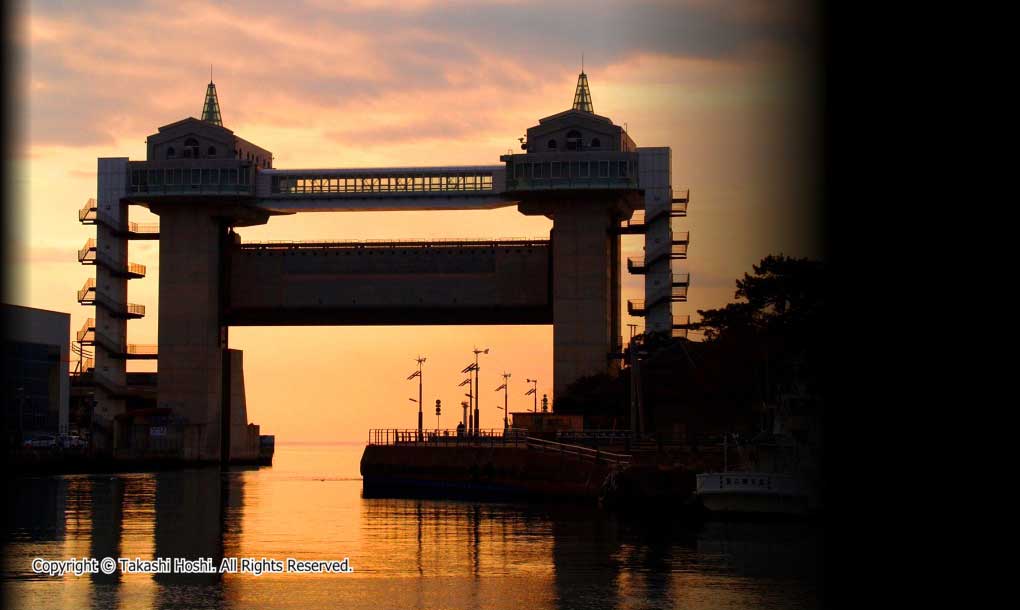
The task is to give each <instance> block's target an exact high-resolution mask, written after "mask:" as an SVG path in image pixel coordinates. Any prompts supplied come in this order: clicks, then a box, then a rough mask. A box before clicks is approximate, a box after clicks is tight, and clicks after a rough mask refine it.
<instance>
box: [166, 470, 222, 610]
mask: <svg viewBox="0 0 1020 610" xmlns="http://www.w3.org/2000/svg"><path fill="white" fill-rule="evenodd" d="M223 485H224V483H223V482H222V481H221V474H220V471H219V470H218V469H201V470H187V471H175V472H161V473H159V474H158V475H156V528H155V529H156V544H155V547H156V548H155V556H156V557H170V558H174V557H181V558H186V559H192V560H193V559H199V558H204V557H211V558H212V560H213V568H219V565H220V559H222V558H223V544H224V532H223V530H224V516H225V513H226V511H225V506H224V504H225V502H226V499H225V498H224V494H225V490H224V488H223ZM153 578H154V579H155V580H156V582H158V583H161V584H209V583H214V582H217V581H219V580H220V578H221V576H220V575H219V574H178V573H171V574H156V575H155V576H153ZM176 603H177V600H174V599H172V598H171V599H159V600H158V601H157V606H159V607H163V606H164V605H165V606H166V607H170V606H174V605H176Z"/></svg>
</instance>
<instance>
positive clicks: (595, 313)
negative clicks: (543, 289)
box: [552, 205, 620, 397]
mask: <svg viewBox="0 0 1020 610" xmlns="http://www.w3.org/2000/svg"><path fill="white" fill-rule="evenodd" d="M610 220H611V216H610V214H609V213H608V210H606V209H605V207H603V206H583V207H582V206H579V205H578V206H561V207H560V208H559V209H558V210H557V211H556V214H555V217H554V219H553V234H554V236H553V240H552V241H553V252H552V256H553V396H554V397H559V396H561V395H562V394H563V393H564V392H565V391H566V388H567V386H568V385H569V384H570V383H572V382H574V381H576V380H577V379H578V378H580V377H583V376H586V375H597V374H599V373H607V372H609V360H608V355H609V352H610V351H611V348H612V343H613V336H614V335H618V334H619V314H618V313H617V314H615V315H614V311H616V310H618V309H619V290H618V289H614V286H613V283H614V281H618V280H619V264H620V261H619V259H618V257H614V254H615V253H617V252H619V249H618V246H617V247H614V245H613V242H614V241H618V240H619V237H618V236H614V235H611V234H610V228H611V225H610ZM614 267H615V271H614ZM614 297H615V302H614ZM614 325H615V326H616V328H614Z"/></svg>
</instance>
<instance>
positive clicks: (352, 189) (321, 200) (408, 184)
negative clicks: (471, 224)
mask: <svg viewBox="0 0 1020 610" xmlns="http://www.w3.org/2000/svg"><path fill="white" fill-rule="evenodd" d="M505 190H506V168H505V166H503V165H463V166H443V167H391V168H362V169H289V170H278V169H269V170H261V171H259V174H258V177H257V183H256V188H255V194H256V198H257V203H256V204H257V205H258V206H259V207H262V208H264V209H267V210H270V211H273V212H315V211H321V212H326V211H351V212H354V211H402V210H464V209H491V208H497V207H503V206H509V205H514V204H515V203H516V201H515V200H513V199H511V198H508V197H506V196H505V195H504V191H505Z"/></svg>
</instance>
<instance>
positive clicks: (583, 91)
mask: <svg viewBox="0 0 1020 610" xmlns="http://www.w3.org/2000/svg"><path fill="white" fill-rule="evenodd" d="M581 61H582V62H583V61H584V60H583V59H582V60H581ZM574 110H580V111H581V112H590V113H592V114H595V110H594V109H593V108H592V104H591V91H590V90H589V89H588V75H587V74H585V73H584V68H583V67H582V68H581V73H580V74H578V75H577V90H576V91H574Z"/></svg>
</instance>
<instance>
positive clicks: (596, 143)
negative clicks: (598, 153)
mask: <svg viewBox="0 0 1020 610" xmlns="http://www.w3.org/2000/svg"><path fill="white" fill-rule="evenodd" d="M601 146H602V142H601V141H599V139H598V138H592V139H591V147H592V148H599V147H601Z"/></svg>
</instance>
